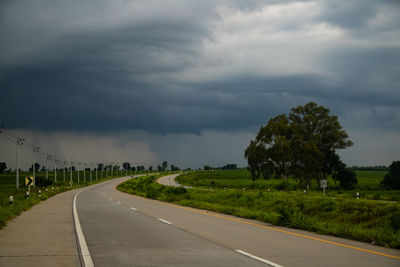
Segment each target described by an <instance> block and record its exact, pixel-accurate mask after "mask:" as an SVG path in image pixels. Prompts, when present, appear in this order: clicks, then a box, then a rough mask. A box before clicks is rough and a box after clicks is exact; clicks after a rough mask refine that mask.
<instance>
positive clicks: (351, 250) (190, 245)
mask: <svg viewBox="0 0 400 267" xmlns="http://www.w3.org/2000/svg"><path fill="white" fill-rule="evenodd" d="M126 179H128V178H122V179H117V180H113V181H110V182H107V183H103V184H100V185H98V186H96V187H92V188H89V189H87V190H85V191H82V192H81V193H80V194H79V195H78V197H77V200H76V205H77V211H78V215H79V219H80V223H81V227H82V230H83V234H84V236H85V238H86V242H87V246H88V249H89V251H90V255H91V258H92V260H93V263H94V265H95V266H297V267H298V266H399V265H400V251H399V250H395V249H388V248H383V247H379V246H374V245H370V244H365V243H361V242H356V241H351V240H346V239H341V238H335V237H330V236H324V235H318V234H315V233H310V232H306V231H301V230H295V229H288V228H284V227H276V226H272V225H269V224H265V223H260V222H257V221H252V220H246V219H241V218H236V217H233V216H227V215H221V214H218V213H213V212H207V211H203V210H198V209H193V208H188V207H181V206H177V205H173V204H169V203H164V202H160V201H155V200H149V199H145V198H141V197H137V196H132V195H129V194H125V193H122V192H119V191H117V190H116V189H115V187H116V186H117V185H118V184H119V183H121V182H123V181H124V180H126Z"/></svg>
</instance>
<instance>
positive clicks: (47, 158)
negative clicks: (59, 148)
mask: <svg viewBox="0 0 400 267" xmlns="http://www.w3.org/2000/svg"><path fill="white" fill-rule="evenodd" d="M49 160H51V155H50V154H49V152H46V180H47V179H49V164H48V162H49Z"/></svg>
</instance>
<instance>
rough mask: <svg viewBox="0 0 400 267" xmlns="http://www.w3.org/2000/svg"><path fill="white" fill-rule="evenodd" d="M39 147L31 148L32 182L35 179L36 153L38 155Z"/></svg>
mask: <svg viewBox="0 0 400 267" xmlns="http://www.w3.org/2000/svg"><path fill="white" fill-rule="evenodd" d="M39 150H40V147H38V146H35V147H33V180H34V181H36V180H35V178H36V153H39Z"/></svg>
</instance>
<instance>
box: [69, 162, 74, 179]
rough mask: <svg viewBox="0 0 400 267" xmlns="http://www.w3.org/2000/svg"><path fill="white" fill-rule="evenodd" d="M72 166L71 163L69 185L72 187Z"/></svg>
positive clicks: (72, 163)
mask: <svg viewBox="0 0 400 267" xmlns="http://www.w3.org/2000/svg"><path fill="white" fill-rule="evenodd" d="M74 164H75V162H73V161H72V162H71V164H70V168H69V175H70V177H69V182H70V183H71V185H72V166H74Z"/></svg>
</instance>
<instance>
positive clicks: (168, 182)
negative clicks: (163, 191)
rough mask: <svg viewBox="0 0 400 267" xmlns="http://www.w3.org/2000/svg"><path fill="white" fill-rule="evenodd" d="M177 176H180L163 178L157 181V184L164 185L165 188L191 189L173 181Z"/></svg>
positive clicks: (174, 175)
mask: <svg viewBox="0 0 400 267" xmlns="http://www.w3.org/2000/svg"><path fill="white" fill-rule="evenodd" d="M179 175H180V174H172V175H167V176H163V177H161V178H159V179H158V180H157V183H159V184H162V185H166V186H174V187H184V188H192V187H191V186H186V185H181V184H180V183H178V182H177V181H175V178H176V177H178V176H179Z"/></svg>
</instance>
